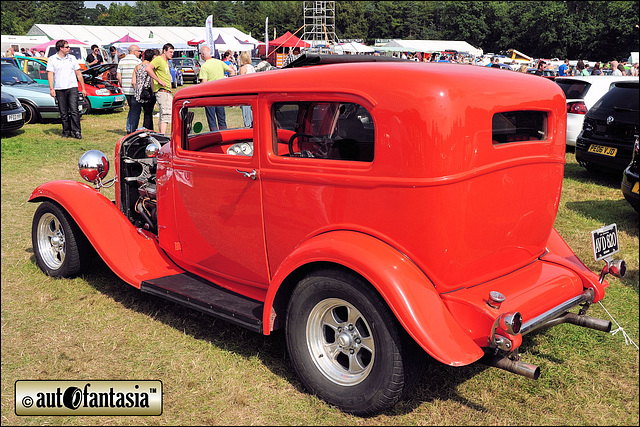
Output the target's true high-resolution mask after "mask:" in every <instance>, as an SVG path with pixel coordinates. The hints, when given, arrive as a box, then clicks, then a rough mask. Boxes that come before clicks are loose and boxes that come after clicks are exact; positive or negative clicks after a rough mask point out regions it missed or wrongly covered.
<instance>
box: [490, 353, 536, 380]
mask: <svg viewBox="0 0 640 427" xmlns="http://www.w3.org/2000/svg"><path fill="white" fill-rule="evenodd" d="M479 362H480V363H483V364H485V365H487V366H492V367H494V368H499V369H504V370H505V371H509V372H511V373H514V374H518V375H522V376H524V377H527V378H531V379H532V380H537V379H538V377H539V376H540V367H539V366H536V365H531V364H529V363H524V362H520V361H515V360H511V359H509V358H508V357H502V356H490V355H486V356H484V357H483V358H482V359H480V360H479Z"/></svg>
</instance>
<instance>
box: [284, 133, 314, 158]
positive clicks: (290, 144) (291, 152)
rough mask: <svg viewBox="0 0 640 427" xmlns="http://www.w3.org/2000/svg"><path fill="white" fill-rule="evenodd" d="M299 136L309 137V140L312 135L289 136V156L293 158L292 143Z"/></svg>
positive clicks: (298, 134)
mask: <svg viewBox="0 0 640 427" xmlns="http://www.w3.org/2000/svg"><path fill="white" fill-rule="evenodd" d="M300 136H306V137H309V138H312V137H313V135H310V134H308V133H294V134H293V135H291V138H289V155H291V156H293V155H294V154H295V153H294V152H293V141H295V140H296V138H298V137H300Z"/></svg>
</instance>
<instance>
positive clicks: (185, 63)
mask: <svg viewBox="0 0 640 427" xmlns="http://www.w3.org/2000/svg"><path fill="white" fill-rule="evenodd" d="M171 62H173V63H174V64H175V66H176V67H191V66H193V59H186V58H178V59H172V60H171Z"/></svg>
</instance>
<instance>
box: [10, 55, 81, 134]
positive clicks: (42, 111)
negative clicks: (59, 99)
mask: <svg viewBox="0 0 640 427" xmlns="http://www.w3.org/2000/svg"><path fill="white" fill-rule="evenodd" d="M1 71H2V72H1V74H2V91H3V92H5V93H9V94H11V95H13V96H15V97H16V98H18V100H19V101H20V104H22V106H23V107H24V109H25V116H24V122H25V123H36V122H39V121H40V120H42V119H57V118H60V108H58V104H57V103H56V99H55V98H53V97H52V96H51V94H50V92H49V86H48V85H43V84H39V83H36V81H35V80H33V79H32V78H31V77H29V76H28V75H27V74H26V73H25V72H24V71H22V70H21V69H19V68H17V67H15V66H13V65H11V64H8V63H3V64H2V70H1ZM78 96H79V99H78V108H79V109H80V113H81V114H84V113H85V112H86V111H87V101H86V100H85V98H84V96H83V95H82V93H81V92H80V91H78Z"/></svg>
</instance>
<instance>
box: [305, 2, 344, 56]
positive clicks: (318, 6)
mask: <svg viewBox="0 0 640 427" xmlns="http://www.w3.org/2000/svg"><path fill="white" fill-rule="evenodd" d="M302 3H303V8H304V33H303V34H302V37H301V39H302V40H304V41H306V42H307V43H309V44H311V47H312V48H319V47H330V45H335V44H336V29H335V22H336V2H335V1H304V2H302Z"/></svg>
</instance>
